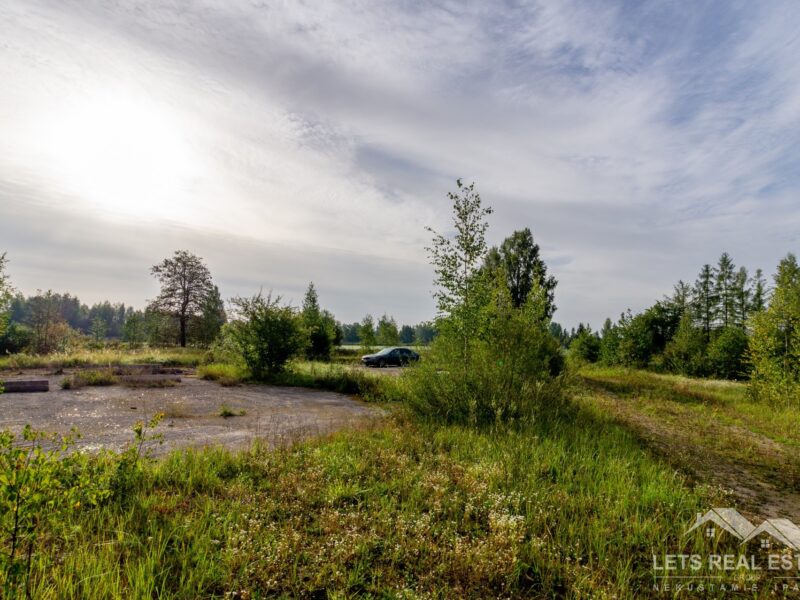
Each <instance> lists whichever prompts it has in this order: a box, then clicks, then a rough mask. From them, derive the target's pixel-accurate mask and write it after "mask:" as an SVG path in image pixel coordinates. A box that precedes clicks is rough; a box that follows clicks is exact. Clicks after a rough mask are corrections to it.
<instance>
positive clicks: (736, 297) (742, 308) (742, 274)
mask: <svg viewBox="0 0 800 600" xmlns="http://www.w3.org/2000/svg"><path fill="white" fill-rule="evenodd" d="M749 281H750V279H749V278H748V276H747V269H745V268H744V267H740V268H739V270H738V271H737V272H736V274H735V275H734V277H733V293H732V296H733V322H732V323H731V324H732V325H734V326H736V327H739V328H740V329H744V328H745V325H746V323H747V318H748V317H749V316H750V305H751V298H750V297H751V295H752V292H751V291H750V287H749V285H748V283H749Z"/></svg>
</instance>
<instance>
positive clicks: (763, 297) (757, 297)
mask: <svg viewBox="0 0 800 600" xmlns="http://www.w3.org/2000/svg"><path fill="white" fill-rule="evenodd" d="M750 287H751V289H752V293H751V294H750V312H751V313H757V312H761V311H762V310H764V309H765V308H766V306H767V282H766V281H765V279H764V273H763V272H762V271H761V269H756V274H755V275H753V278H752V279H751V280H750Z"/></svg>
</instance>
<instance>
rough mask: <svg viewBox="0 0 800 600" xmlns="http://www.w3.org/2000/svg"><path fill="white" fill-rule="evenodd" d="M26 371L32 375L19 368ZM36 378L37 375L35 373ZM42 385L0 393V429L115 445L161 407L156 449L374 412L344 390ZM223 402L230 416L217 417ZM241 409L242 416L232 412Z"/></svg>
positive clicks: (356, 420) (325, 427)
mask: <svg viewBox="0 0 800 600" xmlns="http://www.w3.org/2000/svg"><path fill="white" fill-rule="evenodd" d="M26 376H29V377H30V376H33V375H32V374H31V373H26ZM36 378H44V376H42V375H40V374H37V375H36ZM46 378H47V379H49V380H50V391H49V392H41V393H27V394H2V395H0V430H3V429H11V430H12V431H19V430H21V429H22V427H23V426H24V425H25V424H26V423H30V424H31V426H32V427H33V428H34V429H35V430H39V431H48V432H59V433H68V432H69V430H70V429H71V428H72V427H76V428H77V429H78V430H79V431H80V432H81V434H82V435H83V439H81V440H80V441H79V446H81V447H83V448H85V449H87V450H91V449H97V448H109V449H112V450H120V449H122V448H124V447H125V446H126V445H128V444H129V443H130V442H131V441H132V440H133V433H132V430H131V429H132V427H133V425H134V424H135V423H136V422H137V421H140V420H147V419H149V418H150V417H152V416H153V415H154V414H156V413H159V412H163V413H164V414H165V415H166V416H165V417H164V419H163V421H162V423H161V425H160V426H159V427H158V430H157V431H158V433H161V434H163V439H164V444H163V445H160V446H155V447H154V448H153V449H154V451H155V452H157V453H163V452H166V451H168V450H169V449H172V448H176V447H186V446H194V447H201V446H212V445H222V446H225V447H228V448H243V447H247V446H249V445H250V444H251V443H252V442H253V441H254V440H255V439H261V440H264V441H266V442H267V443H269V444H281V443H287V442H290V441H293V440H296V439H300V438H304V437H309V436H314V435H322V434H326V433H329V432H332V431H334V430H337V429H341V428H344V427H350V426H357V425H363V424H364V423H366V422H368V421H369V420H371V419H375V418H378V417H380V416H381V414H382V412H381V411H380V410H379V409H376V408H375V407H372V406H369V405H367V404H364V403H362V402H358V401H356V400H354V399H353V398H350V397H349V396H345V395H343V394H336V393H333V392H324V391H317V390H309V389H305V388H292V387H275V386H266V385H243V386H237V387H222V386H220V385H218V384H216V383H213V382H208V381H202V380H199V379H196V378H194V377H184V378H183V380H182V382H181V383H180V384H178V385H176V386H175V387H170V388H155V389H130V388H126V387H122V386H111V387H86V388H83V389H79V390H62V389H60V386H59V384H60V381H61V379H62V378H63V377H61V376H47V377H46ZM223 405H225V406H227V407H228V408H230V410H231V411H232V412H234V413H237V416H233V417H228V418H224V417H221V416H220V414H219V413H220V408H221V407H222V406H223ZM241 411H244V414H243V415H241V416H240V415H238V413H239V412H241Z"/></svg>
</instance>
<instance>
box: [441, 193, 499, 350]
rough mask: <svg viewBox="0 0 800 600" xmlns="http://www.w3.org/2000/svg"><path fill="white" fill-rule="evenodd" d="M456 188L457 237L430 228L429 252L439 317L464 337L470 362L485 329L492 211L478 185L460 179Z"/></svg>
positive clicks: (452, 199) (462, 338)
mask: <svg viewBox="0 0 800 600" xmlns="http://www.w3.org/2000/svg"><path fill="white" fill-rule="evenodd" d="M456 186H457V188H458V189H457V190H456V192H455V193H453V192H449V193H448V194H447V197H448V198H449V199H450V201H451V202H452V203H453V226H454V228H455V231H456V234H455V236H454V237H453V238H449V237H445V236H444V235H442V234H440V233H437V232H436V231H434V230H433V229H432V228H430V227H428V228H427V230H428V231H429V232H431V233H432V234H433V241H432V244H431V246H428V247H427V248H426V250H427V251H428V255H429V257H430V261H431V264H432V265H433V268H434V272H435V273H436V279H435V281H434V283H435V285H436V287H437V290H436V292H434V298H435V299H436V304H437V308H438V311H439V316H440V317H442V318H444V320H445V321H446V325H447V326H448V327H450V328H451V329H452V331H453V333H454V334H455V335H456V336H457V337H458V338H460V340H461V346H462V351H463V355H462V359H463V360H464V361H466V358H467V356H468V353H469V350H468V349H469V343H470V340H471V339H472V338H473V337H474V336H475V335H476V332H477V331H478V330H479V329H480V327H481V318H480V312H481V309H482V308H483V306H484V305H485V304H486V302H487V301H488V293H489V286H488V285H487V281H486V280H487V278H486V277H484V276H482V275H481V273H480V271H481V269H480V267H481V263H482V262H483V260H484V258H485V256H486V229H487V228H488V227H489V224H488V223H487V222H486V218H487V217H488V216H489V215H490V214H492V209H491V208H490V207H488V206H487V207H485V206H483V203H482V202H481V196H480V194H478V192H476V191H475V184H474V183H471V184H470V185H464V184H463V183H462V182H461V180H460V179H459V180H457V181H456ZM464 365H465V366H466V362H464Z"/></svg>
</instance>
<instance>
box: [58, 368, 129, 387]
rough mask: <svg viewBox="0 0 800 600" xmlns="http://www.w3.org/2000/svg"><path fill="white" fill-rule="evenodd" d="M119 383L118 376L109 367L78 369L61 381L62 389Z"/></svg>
mask: <svg viewBox="0 0 800 600" xmlns="http://www.w3.org/2000/svg"><path fill="white" fill-rule="evenodd" d="M117 383H119V378H118V377H117V376H116V375H114V372H113V371H112V370H111V369H92V370H85V371H80V372H79V373H75V374H74V375H70V376H69V377H65V378H64V379H63V380H62V381H61V389H62V390H77V389H80V388H82V387H86V386H108V385H116V384H117Z"/></svg>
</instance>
